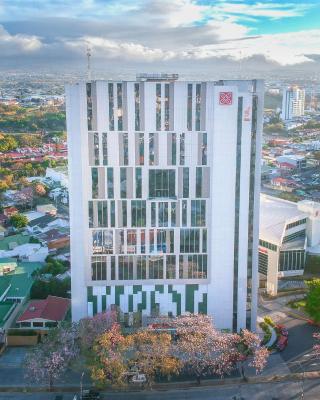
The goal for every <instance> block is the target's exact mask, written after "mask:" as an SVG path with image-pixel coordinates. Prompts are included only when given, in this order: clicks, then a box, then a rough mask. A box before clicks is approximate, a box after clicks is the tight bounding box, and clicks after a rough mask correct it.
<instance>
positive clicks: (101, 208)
mask: <svg viewBox="0 0 320 400" xmlns="http://www.w3.org/2000/svg"><path fill="white" fill-rule="evenodd" d="M107 226H108V202H107V201H89V228H106V227H107Z"/></svg>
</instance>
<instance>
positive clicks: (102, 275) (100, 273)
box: [91, 257, 107, 281]
mask: <svg viewBox="0 0 320 400" xmlns="http://www.w3.org/2000/svg"><path fill="white" fill-rule="evenodd" d="M91 278H92V280H93V281H106V280H107V257H92V259H91Z"/></svg>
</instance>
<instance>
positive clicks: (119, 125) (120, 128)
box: [117, 83, 123, 131]
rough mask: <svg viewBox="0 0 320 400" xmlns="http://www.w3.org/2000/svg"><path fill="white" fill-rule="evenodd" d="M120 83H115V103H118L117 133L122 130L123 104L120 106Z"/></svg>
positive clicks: (121, 94)
mask: <svg viewBox="0 0 320 400" xmlns="http://www.w3.org/2000/svg"><path fill="white" fill-rule="evenodd" d="M122 96H123V93H122V83H117V101H118V131H122V130H123V104H122Z"/></svg>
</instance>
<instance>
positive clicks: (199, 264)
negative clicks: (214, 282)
mask: <svg viewBox="0 0 320 400" xmlns="http://www.w3.org/2000/svg"><path fill="white" fill-rule="evenodd" d="M207 262H208V261H207V255H206V254H188V255H187V254H186V255H180V256H179V278H180V279H206V278H207V269H208V268H207Z"/></svg>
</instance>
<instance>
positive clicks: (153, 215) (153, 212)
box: [151, 203, 157, 226]
mask: <svg viewBox="0 0 320 400" xmlns="http://www.w3.org/2000/svg"><path fill="white" fill-rule="evenodd" d="M156 207H157V204H156V203H151V226H156V225H157V222H156Z"/></svg>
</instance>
